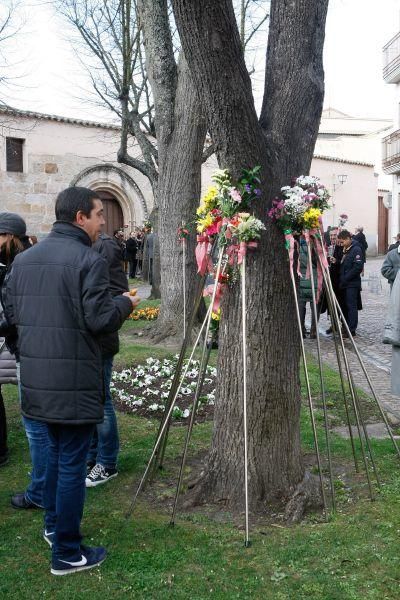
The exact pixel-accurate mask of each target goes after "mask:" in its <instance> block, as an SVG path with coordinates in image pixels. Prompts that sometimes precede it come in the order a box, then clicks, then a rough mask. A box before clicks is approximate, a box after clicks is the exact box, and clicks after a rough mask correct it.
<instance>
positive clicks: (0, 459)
mask: <svg viewBox="0 0 400 600" xmlns="http://www.w3.org/2000/svg"><path fill="white" fill-rule="evenodd" d="M7 463H8V452H6V453H5V454H1V455H0V467H4V465H6V464H7Z"/></svg>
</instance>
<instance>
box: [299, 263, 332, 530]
mask: <svg viewBox="0 0 400 600" xmlns="http://www.w3.org/2000/svg"><path fill="white" fill-rule="evenodd" d="M290 279H291V281H292V288H293V295H294V302H295V306H296V316H297V325H298V329H299V336H300V344H301V354H302V358H303V366H304V378H305V381H306V387H307V396H308V406H309V409H310V419H311V427H312V432H313V437H314V444H315V454H316V457H317V465H318V475H319V481H320V485H321V496H322V502H323V506H324V513H325V518H326V517H327V514H328V513H327V505H326V496H325V490H324V481H323V478H322V465H321V455H320V452H319V445H318V437H317V427H316V425H315V417H314V406H313V400H312V396H311V386H310V378H309V376H308V370H307V358H306V350H305V347H304V340H303V328H302V324H301V318H300V310H299V301H298V298H297V289H296V280H295V278H294V273H293V268H292V265H290Z"/></svg>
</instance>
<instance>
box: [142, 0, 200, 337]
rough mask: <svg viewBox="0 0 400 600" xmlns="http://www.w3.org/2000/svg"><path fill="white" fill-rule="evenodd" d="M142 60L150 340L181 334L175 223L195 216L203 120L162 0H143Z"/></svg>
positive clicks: (190, 280)
mask: <svg viewBox="0 0 400 600" xmlns="http://www.w3.org/2000/svg"><path fill="white" fill-rule="evenodd" d="M141 8H142V13H141V14H142V24H143V32H144V40H145V50H146V64H147V71H148V75H149V80H150V83H151V87H152V90H153V95H154V104H155V111H156V120H155V124H156V134H157V148H158V183H157V189H156V192H155V195H156V201H157V206H158V241H159V248H160V288H161V310H160V317H159V318H158V320H157V323H156V326H155V327H154V329H153V331H152V337H153V339H154V341H156V342H160V341H162V340H165V338H173V341H176V343H179V342H180V341H181V337H182V333H183V323H182V315H183V283H182V243H181V242H180V241H179V239H178V227H179V226H180V225H181V223H182V221H185V223H187V224H188V223H191V222H193V220H194V217H195V212H196V208H197V206H198V203H199V198H200V189H201V165H202V155H203V149H204V143H205V138H206V120H205V117H204V116H203V112H202V107H201V103H200V101H199V99H198V96H197V93H196V89H195V88H194V85H193V82H192V78H191V75H190V72H189V69H188V66H187V63H186V61H185V58H184V56H183V53H181V56H180V59H179V64H178V65H176V62H175V58H174V54H173V48H172V40H171V32H170V24H169V18H168V10H167V1H166V0H142V1H141ZM194 245H195V236H194V234H193V235H192V236H191V238H190V240H189V241H188V251H187V259H186V274H187V292H188V293H187V297H186V312H187V314H189V312H190V310H191V307H192V306H193V300H194V298H193V293H194V290H195V287H196V286H195V285H194V282H195V279H196V277H197V274H196V271H197V268H196V263H195V259H194Z"/></svg>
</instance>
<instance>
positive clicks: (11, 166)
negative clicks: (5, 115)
mask: <svg viewBox="0 0 400 600" xmlns="http://www.w3.org/2000/svg"><path fill="white" fill-rule="evenodd" d="M24 141H25V140H21V139H19V138H6V156H7V171H12V172H14V173H23V172H24V160H23V148H24Z"/></svg>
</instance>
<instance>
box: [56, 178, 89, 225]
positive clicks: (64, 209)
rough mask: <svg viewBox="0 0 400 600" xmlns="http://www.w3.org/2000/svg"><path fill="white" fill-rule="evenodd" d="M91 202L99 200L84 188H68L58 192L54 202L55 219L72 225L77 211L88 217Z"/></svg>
mask: <svg viewBox="0 0 400 600" xmlns="http://www.w3.org/2000/svg"><path fill="white" fill-rule="evenodd" d="M93 200H100V198H99V196H98V194H96V192H95V191H93V190H89V189H88V188H84V187H69V188H67V189H66V190H63V191H62V192H60V193H59V194H58V196H57V200H56V209H55V210H56V219H57V221H66V222H67V223H73V222H74V221H75V220H76V215H77V213H78V212H79V211H81V212H83V214H84V215H86V217H90V212H91V211H92V210H93Z"/></svg>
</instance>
